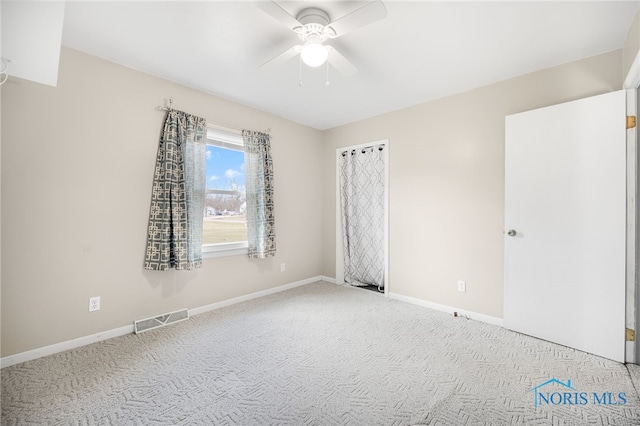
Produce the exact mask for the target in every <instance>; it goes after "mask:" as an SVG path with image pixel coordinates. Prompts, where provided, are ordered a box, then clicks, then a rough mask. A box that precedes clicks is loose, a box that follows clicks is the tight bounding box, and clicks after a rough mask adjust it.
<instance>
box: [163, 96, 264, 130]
mask: <svg viewBox="0 0 640 426" xmlns="http://www.w3.org/2000/svg"><path fill="white" fill-rule="evenodd" d="M156 110H157V111H171V110H173V98H169V106H166V105H165V106H160V105H158V106H157V107H156ZM206 120H207V127H213V128H214V129H217V130H222V131H223V132H229V133H235V134H239V135H242V130H243V129H238V128H235V127H231V126H227V125H224V124H219V123H216V122H214V121H211V120H209V119H208V118H206ZM265 133H266V134H268V135H269V136H271V127H267V130H266V131H265Z"/></svg>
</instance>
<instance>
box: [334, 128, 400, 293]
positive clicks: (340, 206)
mask: <svg viewBox="0 0 640 426" xmlns="http://www.w3.org/2000/svg"><path fill="white" fill-rule="evenodd" d="M336 283H337V284H346V285H352V286H356V287H362V288H366V289H369V290H374V291H376V292H380V293H384V294H385V296H388V294H389V141H388V140H381V141H377V142H371V143H366V144H360V145H352V146H347V147H342V148H338V149H337V150H336Z"/></svg>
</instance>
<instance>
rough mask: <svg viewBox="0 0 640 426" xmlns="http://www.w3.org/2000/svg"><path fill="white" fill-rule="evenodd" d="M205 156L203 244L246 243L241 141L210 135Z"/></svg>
mask: <svg viewBox="0 0 640 426" xmlns="http://www.w3.org/2000/svg"><path fill="white" fill-rule="evenodd" d="M206 155H207V157H206V161H207V194H206V200H205V212H204V227H203V238H202V244H203V246H212V245H221V244H234V245H236V244H237V243H243V242H244V243H246V241H247V214H246V211H247V202H246V190H245V174H244V150H243V145H242V137H241V136H238V135H225V134H224V133H221V132H216V131H209V132H207V150H206ZM212 247H214V246H212Z"/></svg>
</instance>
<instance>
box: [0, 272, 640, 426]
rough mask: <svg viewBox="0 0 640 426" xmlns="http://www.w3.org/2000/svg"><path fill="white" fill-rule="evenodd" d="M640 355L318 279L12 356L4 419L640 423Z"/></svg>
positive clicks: (214, 422)
mask: <svg viewBox="0 0 640 426" xmlns="http://www.w3.org/2000/svg"><path fill="white" fill-rule="evenodd" d="M635 367H636V366H630V368H629V369H627V367H626V366H624V365H622V364H619V363H616V362H613V361H609V360H606V359H603V358H600V357H597V356H592V355H589V354H586V353H583V352H579V351H576V350H573V349H569V348H566V347H563V346H559V345H555V344H552V343H548V342H545V341H542V340H537V339H534V338H530V337H527V336H523V335H520V334H517V333H513V332H510V331H508V330H505V329H503V328H500V327H496V326H492V325H488V324H484V323H481V322H477V321H472V320H467V319H465V318H454V317H452V316H450V315H447V314H444V313H441V312H436V311H431V310H428V309H425V308H422V307H418V306H413V305H409V304H405V303H402V302H398V301H394V300H389V299H386V298H385V297H384V296H382V295H379V294H376V293H374V292H370V291H365V290H361V289H356V288H346V287H340V286H336V285H333V284H327V283H322V282H320V283H315V284H310V285H307V286H303V287H299V288H296V289H293V290H289V291H286V292H283V293H279V294H275V295H271V296H267V297H264V298H261V299H257V300H252V301H249V302H245V303H242V304H238V305H234V306H230V307H227V308H224V309H220V310H217V311H213V312H210V313H207V314H202V315H199V316H196V317H193V318H191V319H190V320H189V321H185V322H182V323H179V324H176V325H174V326H170V327H166V328H164V329H160V330H154V331H150V332H147V333H144V334H141V335H138V336H136V335H127V336H123V337H119V338H115V339H111V340H108V341H104V342H100V343H96V344H93V345H90V346H85V347H82V348H79V349H75V350H72V351H68V352H64V353H60V354H56V355H52V356H49V357H46V358H42V359H38V360H35V361H30V362H26V363H23V364H20V365H16V366H12V367H7V368H4V369H2V372H1V375H2V377H1V378H2V419H1V420H2V424H3V425H18V424H37V425H44V424H46V425H50V424H55V425H62V424H74V425H75V424H83V425H84V424H100V425H116V424H117V425H125V424H126V425H138V424H139V425H198V424H202V425H226V424H230V425H639V424H640V400H639V398H638V393H637V391H636V388H638V385H640V383H638V382H640V380H638V382H636V387H634V384H633V382H632V378H631V376H634V380H637V379H640V370H638V369H635ZM553 378H555V379H557V380H558V381H560V382H562V383H565V384H568V383H567V382H568V381H569V380H570V381H571V383H570V386H571V387H572V388H573V390H569V392H566V393H567V394H568V395H569V396H568V397H563V396H562V395H563V393H565V391H567V388H565V387H564V386H563V385H561V384H558V383H551V384H548V385H547V386H545V387H544V389H542V388H540V389H539V390H540V391H541V392H542V391H543V390H544V392H545V393H546V394H547V395H549V398H550V401H551V402H550V403H548V404H547V403H539V404H538V406H537V407H535V406H534V396H535V392H534V391H531V389H532V388H533V387H535V386H538V385H540V384H543V383H544V382H546V381H548V380H550V379H553ZM608 392H611V393H610V394H609V397H603V396H602V395H604V394H606V393H608ZM622 392H624V394H623V395H622V397H623V398H625V399H626V404H615V405H614V404H613V403H614V402H622V399H621V398H620V393H622ZM594 393H596V395H598V399H597V401H594V400H593V398H592V396H593V394H594ZM554 394H556V397H555V398H556V399H555V401H556V402H558V403H557V404H555V405H554V404H553V401H554V396H553V395H554ZM577 395H584V396H585V398H584V400H583V399H581V398H580V397H579V396H577ZM558 398H565V401H564V402H565V403H560V400H559V399H558ZM572 401H575V403H573V404H572V403H571V402H572ZM583 402H584V403H583ZM603 402H609V404H604V403H603Z"/></svg>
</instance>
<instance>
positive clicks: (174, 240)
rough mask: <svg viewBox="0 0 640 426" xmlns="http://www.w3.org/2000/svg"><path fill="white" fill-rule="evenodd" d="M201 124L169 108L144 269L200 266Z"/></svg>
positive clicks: (202, 121) (203, 127)
mask: <svg viewBox="0 0 640 426" xmlns="http://www.w3.org/2000/svg"><path fill="white" fill-rule="evenodd" d="M206 133H207V122H206V120H205V119H204V118H200V117H195V116H193V115H189V114H187V113H184V112H182V111H175V110H170V111H169V112H167V117H166V118H165V121H164V128H163V129H162V134H161V135H160V144H159V147H158V156H157V159H156V169H155V174H154V177H153V190H152V192H151V212H150V214H149V228H148V234H147V251H146V256H145V263H144V268H145V269H149V270H153V271H166V270H168V269H169V268H175V269H177V270H183V269H187V270H189V269H194V268H200V267H201V266H202V220H203V215H204V198H205V184H206V182H205V181H206V177H205V174H206V169H205V168H206V164H205V148H206V144H205V136H206Z"/></svg>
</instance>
